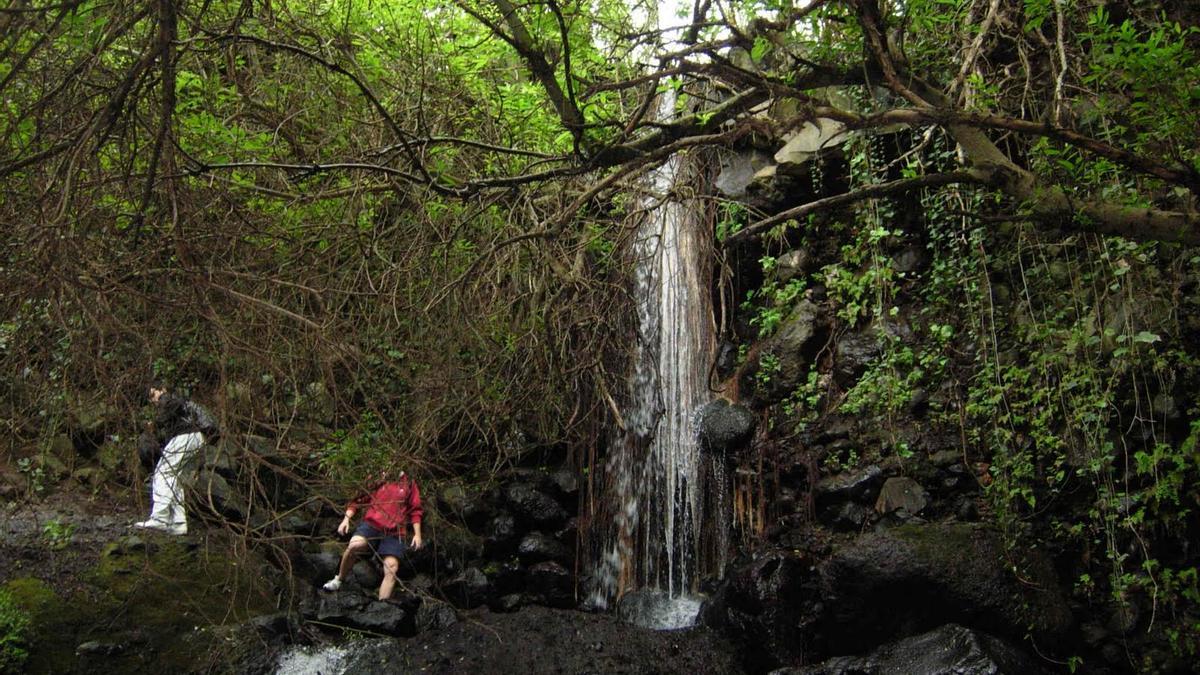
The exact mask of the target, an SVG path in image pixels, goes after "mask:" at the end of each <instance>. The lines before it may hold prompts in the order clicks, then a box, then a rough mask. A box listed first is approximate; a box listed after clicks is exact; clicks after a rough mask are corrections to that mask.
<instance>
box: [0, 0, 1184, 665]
mask: <svg viewBox="0 0 1200 675" xmlns="http://www.w3.org/2000/svg"><path fill="white" fill-rule="evenodd" d="M657 11H658V10H657V6H656V5H655V4H654V3H649V4H630V5H625V4H622V3H617V2H609V1H608V0H600V1H598V2H594V3H561V2H557V1H555V0H545V1H540V0H539V1H535V2H531V3H527V4H520V5H514V4H512V3H510V2H509V1H508V0H491V1H490V2H489V1H485V0H459V1H458V2H456V3H453V4H449V3H386V2H365V1H362V0H358V1H355V0H330V1H318V0H309V1H304V2H286V3H250V2H225V1H220V0H218V1H213V2H178V1H173V0H157V1H156V2H120V1H119V2H93V1H84V0H68V1H66V2H36V1H34V2H29V1H24V0H13V2H12V3H10V4H9V6H8V7H6V8H4V9H3V10H0V101H2V105H3V106H4V110H3V114H0V178H2V179H3V181H4V182H3V185H2V189H3V203H2V204H0V218H2V219H3V221H4V222H5V223H6V233H7V236H6V238H5V239H6V241H5V244H6V245H5V248H4V252H3V254H2V255H3V258H2V261H0V289H2V291H3V294H2V300H0V367H2V369H3V371H4V372H5V373H8V374H10V376H9V377H7V378H6V379H5V381H4V382H3V383H2V384H0V406H3V413H2V414H3V418H4V419H6V420H8V429H7V432H8V433H7V434H6V435H5V441H6V443H7V448H6V450H7V452H8V455H9V458H10V459H11V460H12V461H14V462H15V461H16V460H17V459H18V458H29V457H31V456H33V455H36V454H37V453H39V452H43V451H46V450H48V449H49V447H50V443H51V441H52V439H53V438H54V437H55V436H56V435H57V434H59V433H60V432H61V431H62V430H64V429H80V428H89V429H99V432H97V433H99V437H96V438H83V439H81V438H78V437H76V438H75V439H74V440H75V441H76V444H77V445H78V444H87V443H92V444H97V445H98V444H102V443H104V442H105V438H106V436H105V434H108V435H111V434H113V433H118V432H119V433H121V434H127V433H128V431H125V430H121V429H120V425H121V424H125V423H127V422H128V420H129V419H130V418H131V417H132V416H133V412H132V411H134V410H135V409H137V407H138V406H139V405H140V404H141V403H142V395H143V391H144V384H145V383H146V382H147V381H148V380H149V379H150V378H151V377H162V378H167V379H170V380H173V381H175V382H177V383H179V384H182V385H184V386H187V387H190V388H192V389H193V390H195V391H197V392H198V393H200V394H201V395H202V396H203V397H204V398H206V399H207V400H210V401H212V402H213V403H214V404H215V407H216V408H217V409H218V410H219V411H220V412H221V414H222V416H223V420H224V422H225V424H226V425H227V426H228V427H230V428H236V429H239V430H244V431H246V432H252V433H255V434H259V435H266V436H270V437H272V438H277V439H283V440H282V441H281V442H280V443H279V445H280V446H281V447H283V448H285V449H287V450H288V451H289V452H292V453H294V454H295V455H296V457H297V458H298V459H299V460H300V461H301V462H304V463H307V464H308V465H309V466H310V467H311V469H312V470H313V475H318V476H327V477H333V478H336V479H342V478H351V477H353V476H354V475H355V474H357V473H358V468H359V465H360V464H362V463H364V462H367V463H370V462H381V461H388V460H394V459H397V458H399V459H402V460H403V461H405V462H406V463H408V464H409V465H417V466H420V467H422V468H423V469H424V470H426V471H428V472H430V473H433V474H437V473H443V474H444V473H449V472H465V471H468V470H471V469H481V470H484V472H486V471H487V470H491V469H493V468H495V467H498V466H502V465H504V464H506V463H509V462H512V461H514V460H515V459H517V455H518V454H519V453H520V452H521V451H523V450H524V449H527V448H528V447H530V446H531V445H535V446H539V447H541V448H553V449H554V451H555V452H557V453H559V455H561V457H557V456H556V459H559V458H561V459H570V460H573V461H574V462H575V463H576V464H577V465H579V466H584V465H589V464H591V463H593V462H595V461H596V457H597V454H596V453H597V452H599V451H602V450H603V448H602V445H603V438H604V435H603V430H604V429H605V428H607V427H608V426H611V425H612V424H613V423H614V419H613V412H614V410H616V409H619V407H620V405H621V402H622V396H623V393H624V391H625V389H624V385H623V384H622V380H623V376H624V373H625V367H626V359H625V354H626V353H627V351H628V349H629V348H630V346H631V344H632V341H633V338H632V337H631V333H630V331H629V322H630V321H632V320H633V317H632V314H633V312H632V310H631V305H630V301H629V299H628V297H627V290H626V289H627V288H628V287H629V284H628V283H627V281H628V278H629V276H630V274H631V272H630V266H629V260H628V256H627V252H626V250H625V249H624V248H623V247H622V243H623V242H624V241H626V239H627V238H628V236H629V234H630V230H629V226H630V224H631V223H632V222H634V221H635V220H636V215H637V213H636V212H637V208H638V206H637V205H638V201H637V200H636V198H635V196H636V195H637V194H638V192H639V190H641V189H642V188H641V187H639V183H638V182H637V179H638V177H639V175H640V174H641V173H643V172H644V171H645V170H646V169H647V168H649V167H652V166H654V165H655V164H656V163H659V162H661V161H662V160H663V159H665V158H666V157H668V156H670V155H672V154H675V153H689V154H692V155H694V156H698V157H714V156H715V155H714V154H712V153H716V152H718V151H720V150H725V149H745V148H751V147H762V148H775V147H776V146H777V143H776V141H778V140H779V139H780V138H782V137H783V136H785V135H786V134H787V133H788V132H790V131H795V130H797V129H799V128H801V127H802V126H803V124H805V123H806V122H809V121H811V120H813V119H815V118H817V117H821V118H827V119H832V120H836V121H838V122H840V123H841V124H843V125H845V126H846V128H847V129H848V130H849V131H853V132H857V133H856V135H855V136H854V137H853V138H852V140H850V141H848V143H847V146H846V154H847V162H846V165H845V170H844V171H842V173H844V175H839V176H829V177H826V178H828V180H824V179H822V180H817V181H814V188H813V189H812V190H811V192H809V193H804V194H801V193H793V194H791V195H790V196H789V197H788V198H787V199H784V200H783V201H782V202H780V203H776V204H775V205H774V206H773V208H772V209H771V210H769V211H766V210H757V209H756V208H754V207H753V206H751V207H747V206H746V205H745V204H741V203H735V202H732V201H727V200H724V199H722V198H720V197H717V196H713V195H712V194H711V193H710V192H708V191H702V195H701V196H703V197H704V198H705V199H706V200H708V202H707V203H709V204H710V205H711V207H710V208H709V210H708V215H709V217H710V218H711V220H712V224H713V228H714V232H715V233H716V235H717V236H716V238H715V241H714V250H715V251H716V252H717V253H719V255H718V256H717V259H718V261H719V262H720V264H724V265H727V266H728V268H727V269H726V270H725V271H726V272H727V274H724V275H721V276H719V278H722V279H725V280H727V281H728V280H730V279H733V281H729V283H722V287H721V289H720V290H719V292H720V293H721V294H723V295H724V296H725V298H726V300H727V301H728V303H727V305H728V306H737V305H743V304H744V306H743V309H742V310H741V312H742V315H741V319H740V320H739V319H738V317H736V316H734V314H736V312H733V311H731V312H728V315H722V316H720V317H718V321H719V323H720V324H721V329H722V333H723V337H724V338H725V339H726V340H728V341H730V342H733V343H736V344H739V345H740V346H742V347H743V349H742V350H741V351H742V354H743V357H745V356H746V354H747V353H748V352H749V351H750V350H748V349H747V347H748V346H749V345H750V344H751V343H752V342H754V341H755V340H757V339H760V338H766V337H769V336H770V335H771V334H772V332H773V331H774V329H775V328H776V327H777V326H778V325H779V323H780V321H781V320H782V319H784V318H785V317H786V316H787V314H788V313H789V312H790V311H791V308H792V307H793V306H794V305H795V304H796V303H797V302H798V301H799V300H800V299H801V298H803V297H805V291H806V290H810V289H811V287H812V286H813V285H814V284H815V283H818V282H819V283H820V285H821V286H822V287H823V288H824V289H825V291H826V292H827V294H828V297H829V298H830V302H831V304H832V305H833V306H834V307H835V308H836V311H837V315H838V320H839V322H840V323H839V329H840V330H852V329H855V328H861V327H862V326H865V325H868V324H872V323H874V322H886V321H887V317H889V316H894V315H895V314H897V313H898V312H899V310H898V309H897V307H898V306H899V305H901V304H905V303H909V304H911V303H913V302H918V303H919V304H920V306H921V307H922V308H923V310H922V312H923V313H922V314H921V315H920V316H917V317H912V318H911V321H910V323H911V325H912V326H913V327H914V333H913V334H912V335H908V336H899V335H897V334H895V333H888V332H887V331H884V332H883V333H882V334H881V335H882V337H881V338H880V339H881V340H882V352H881V354H882V356H881V358H880V359H879V361H878V362H877V363H876V364H875V365H874V366H872V368H871V369H870V370H869V371H868V372H867V373H866V374H865V375H864V376H863V378H862V379H861V381H859V382H858V383H857V384H856V386H854V387H853V388H851V389H850V390H848V391H836V388H835V387H833V386H832V385H831V379H830V377H829V364H828V363H822V362H821V361H820V360H817V361H816V362H814V364H813V367H812V371H811V373H809V375H808V376H807V377H806V379H805V381H804V384H803V385H802V386H799V387H796V388H795V389H793V390H791V391H788V392H784V393H783V395H782V396H781V397H780V398H779V401H776V402H777V403H779V404H780V408H781V409H782V410H784V411H786V414H782V415H779V416H778V419H777V424H778V426H777V427H776V429H777V431H778V434H779V435H781V436H783V435H786V434H788V433H790V432H791V431H792V430H794V429H797V428H804V427H805V426H807V425H812V424H819V423H820V421H821V420H822V419H823V416H824V415H825V414H827V413H829V412H830V411H831V410H834V409H837V410H839V411H841V412H842V413H848V414H855V415H863V416H875V417H877V418H878V419H880V420H881V421H882V422H883V424H882V425H881V428H882V429H883V430H884V431H885V433H884V437H886V436H887V434H886V431H887V430H888V428H889V427H888V425H887V421H888V420H889V419H892V418H894V417H896V416H897V415H899V414H900V412H901V411H903V410H906V409H908V406H909V405H910V404H911V403H912V400H913V396H914V395H916V392H918V391H920V392H942V394H943V395H941V396H940V397H937V398H936V400H934V403H933V405H931V409H932V415H933V422H932V423H934V424H937V425H941V426H943V427H946V428H953V429H957V430H959V431H960V432H961V438H962V442H963V444H964V445H965V446H966V448H967V449H969V450H970V452H971V453H972V456H973V457H978V458H979V461H981V462H985V463H987V464H988V465H989V466H988V467H987V468H986V469H985V475H986V476H987V479H986V480H987V482H988V483H989V488H988V489H989V496H990V497H991V500H990V501H991V504H992V513H991V517H992V518H993V519H994V521H995V522H996V523H997V525H998V526H999V527H1000V528H1001V529H1003V530H1004V531H1005V532H1006V533H1007V534H1008V535H1009V536H1010V538H1011V541H1013V542H1014V543H1015V542H1022V541H1026V542H1027V541H1032V540H1044V541H1050V542H1053V544H1052V545H1053V546H1054V547H1056V548H1059V549H1064V550H1070V551H1072V552H1073V554H1074V555H1077V556H1078V557H1079V558H1080V559H1082V560H1086V562H1084V563H1081V565H1080V569H1082V570H1084V571H1083V572H1081V573H1080V576H1078V578H1076V579H1072V580H1071V582H1072V583H1074V584H1076V585H1077V586H1078V587H1079V588H1080V592H1081V593H1082V594H1083V595H1084V597H1089V598H1090V597H1113V598H1117V599H1120V598H1123V597H1126V596H1128V595H1129V594H1131V593H1143V594H1147V595H1149V596H1152V597H1153V606H1154V608H1155V611H1156V612H1158V613H1161V616H1162V622H1163V624H1162V625H1165V626H1167V627H1168V628H1167V630H1169V631H1170V635H1171V639H1172V641H1173V643H1174V647H1175V648H1176V649H1178V650H1181V651H1187V650H1195V649H1196V648H1197V630H1198V629H1197V625H1196V623H1195V616H1194V612H1195V605H1196V603H1197V601H1200V594H1198V591H1197V578H1196V571H1195V568H1194V567H1189V566H1187V565H1183V566H1180V565H1178V564H1176V563H1174V562H1172V561H1178V560H1187V559H1188V558H1187V553H1186V551H1184V552H1183V553H1180V552H1179V551H1178V550H1175V547H1174V545H1173V544H1172V542H1177V541H1180V540H1186V539H1187V538H1188V537H1194V536H1195V534H1196V532H1195V530H1196V526H1195V522H1196V521H1195V509H1196V507H1197V503H1196V491H1195V488H1194V485H1195V480H1196V479H1197V477H1198V476H1197V469H1198V467H1197V464H1198V463H1200V450H1198V448H1197V441H1198V439H1200V423H1198V422H1197V421H1196V420H1200V410H1198V409H1196V408H1195V406H1196V401H1197V400H1198V399H1197V398H1196V392H1197V391H1200V371H1198V366H1200V361H1198V359H1200V352H1197V348H1196V347H1195V345H1196V344H1200V340H1198V338H1200V325H1198V324H1197V322H1196V320H1195V318H1194V316H1190V315H1189V313H1188V312H1189V311H1192V312H1194V310H1196V309H1197V307H1196V305H1195V303H1194V297H1195V294H1196V286H1197V284H1198V283H1200V255H1198V254H1197V250H1196V249H1195V248H1193V247H1194V245H1195V244H1197V243H1200V216H1198V215H1197V204H1196V194H1197V190H1198V189H1200V148H1198V146H1197V144H1196V142H1195V139H1196V138H1197V136H1198V135H1200V48H1198V46H1200V28H1198V25H1200V14H1198V13H1197V10H1196V9H1195V7H1194V6H1193V3H1190V2H1187V1H1185V0H1174V1H1168V2H1148V1H1142V0H1115V1H1111V2H1106V1H1103V0H1096V1H1093V2H1065V1H1062V0H1024V1H1023V2H1015V1H1012V0H1009V1H1005V0H991V1H990V2H985V1H983V0H952V1H950V2H946V1H945V0H936V1H935V0H906V1H898V0H897V1H894V2H879V1H877V0H816V1H815V2H810V3H806V4H800V5H798V4H797V3H793V2H790V1H776V0H766V1H756V0H747V1H743V2H731V3H727V2H720V1H717V2H713V1H711V0H699V1H698V2H696V3H695V5H694V6H693V7H690V8H688V9H687V11H686V13H685V14H684V15H682V16H679V17H671V16H657ZM656 26H664V27H667V28H657V27H656ZM666 87H673V88H675V89H677V90H678V92H679V93H680V97H679V104H678V111H677V112H678V114H677V116H676V118H675V119H673V120H670V121H660V120H657V119H656V117H655V106H654V104H653V100H654V98H655V96H656V94H657V93H658V92H660V91H662V90H663V89H664V88H666ZM897 125H901V126H899V127H897ZM897 129H900V131H897ZM829 242H837V243H836V245H834V249H835V253H836V256H835V257H836V259H835V260H831V261H828V262H829V264H827V265H824V266H823V267H822V268H821V270H820V272H819V274H815V275H812V276H810V277H808V278H798V279H794V280H789V281H788V282H778V283H777V282H776V281H774V280H773V279H774V277H772V275H771V269H772V267H773V265H774V264H775V262H776V260H777V259H778V258H779V257H781V256H782V255H783V254H784V253H786V252H787V251H789V250H792V249H796V248H801V247H803V248H811V249H813V250H818V249H820V248H821V247H822V246H828V245H830V243H829ZM911 242H918V243H919V244H920V245H921V246H922V247H926V248H927V249H928V251H929V255H930V258H931V262H930V266H929V268H928V269H929V271H928V272H927V273H926V275H925V276H924V277H923V278H922V280H921V283H920V284H917V283H915V282H914V281H913V280H912V279H909V278H906V277H905V274H906V273H905V272H904V271H901V270H898V269H897V268H896V266H895V265H894V263H893V262H892V256H891V254H892V253H893V252H894V251H896V250H899V249H901V248H903V247H904V246H905V245H907V244H908V243H911ZM760 258H761V263H760V262H759V260H760ZM747 260H749V261H752V262H753V263H754V264H755V265H756V266H757V265H759V264H761V266H762V269H761V270H750V269H748V266H747V264H746V261H747ZM760 282H761V285H760ZM1188 298H1193V300H1190V301H1189V300H1188ZM1189 303H1190V304H1189ZM757 376H758V377H759V378H760V380H769V379H770V378H771V364H769V363H768V364H765V365H764V364H762V363H759V364H758V375H757ZM97 410H99V411H101V412H100V413H97V412H96V411H97ZM96 416H99V417H103V418H104V419H105V420H107V422H106V424H102V425H99V426H96V425H91V424H89V423H88V420H89V419H90V418H91V417H96ZM308 422H319V423H321V424H323V425H325V426H326V427H328V428H330V429H338V430H340V431H339V432H338V433H336V434H333V435H328V436H323V437H322V436H318V437H311V436H310V435H308V434H307V433H306V434H298V433H297V434H295V435H291V434H292V431H293V430H294V429H300V428H302V427H304V426H305V423H308ZM909 451H910V450H909V449H908V446H907V445H906V444H905V442H904V439H903V438H901V436H900V435H894V437H893V438H892V439H891V440H890V441H887V440H886V438H885V440H884V441H881V444H880V448H879V452H881V453H885V454H887V453H892V454H896V455H898V456H900V457H902V458H903V456H904V454H905V453H906V452H909ZM855 459H856V458H850V457H842V458H833V459H831V460H830V464H829V465H828V466H827V467H825V468H826V469H827V470H830V471H831V470H834V469H836V468H838V467H839V466H840V465H843V464H849V463H853V461H854V460H855ZM25 466H26V467H27V468H29V467H32V465H30V464H26V465H25ZM30 470H32V469H30Z"/></svg>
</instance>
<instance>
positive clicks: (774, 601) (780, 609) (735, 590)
mask: <svg viewBox="0 0 1200 675" xmlns="http://www.w3.org/2000/svg"><path fill="white" fill-rule="evenodd" d="M712 604H713V608H712V609H710V610H708V611H706V613H705V621H706V622H707V623H710V624H713V625H721V626H724V628H725V629H726V630H727V631H728V633H729V634H730V635H732V636H735V637H736V638H737V639H738V640H739V642H741V645H740V646H741V651H742V653H743V654H744V655H745V658H746V663H747V668H748V669H750V670H753V671H764V670H769V669H770V668H776V667H779V666H781V665H784V664H789V663H797V662H800V661H801V659H802V657H804V656H805V655H806V653H807V652H808V648H807V645H806V643H807V641H808V640H809V639H810V638H811V637H812V636H811V632H810V631H809V630H808V628H809V626H811V625H812V624H813V622H814V621H815V620H817V618H819V616H820V615H821V612H822V607H821V604H820V594H819V589H818V588H817V577H816V575H815V574H813V572H812V568H811V565H810V563H809V562H808V561H807V559H805V558H803V557H801V556H799V555H796V554H795V553H793V552H791V551H778V550H777V551H768V552H766V553H764V554H763V555H762V556H760V557H759V558H757V559H756V560H753V561H752V562H750V563H749V564H747V565H744V566H742V567H739V568H736V569H735V570H733V573H732V575H731V576H730V579H729V582H728V583H727V584H726V585H725V586H724V587H723V588H722V589H721V591H720V592H719V593H718V594H717V597H716V598H715V599H714V602H713V603H712Z"/></svg>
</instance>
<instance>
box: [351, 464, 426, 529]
mask: <svg viewBox="0 0 1200 675" xmlns="http://www.w3.org/2000/svg"><path fill="white" fill-rule="evenodd" d="M363 504H366V506H367V515H365V516H363V520H365V521H366V522H368V523H370V524H371V525H372V526H373V527H376V528H378V529H380V530H388V531H397V532H400V533H401V534H403V533H404V531H405V528H406V526H407V525H408V524H409V523H419V522H421V517H422V516H424V515H425V511H424V509H422V508H421V489H420V488H419V487H417V482H416V481H415V480H413V479H411V478H409V477H408V476H407V475H403V474H402V475H401V476H400V478H399V479H398V480H395V481H391V482H387V483H380V484H377V485H376V486H375V487H374V488H372V489H371V491H370V494H364V495H362V496H360V497H357V498H355V499H354V500H353V501H351V502H350V503H349V504H347V505H346V512H347V513H349V514H351V515H353V514H354V512H355V511H357V510H358V507H359V506H361V505H363Z"/></svg>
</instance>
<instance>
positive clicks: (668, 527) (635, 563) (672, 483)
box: [593, 92, 712, 627]
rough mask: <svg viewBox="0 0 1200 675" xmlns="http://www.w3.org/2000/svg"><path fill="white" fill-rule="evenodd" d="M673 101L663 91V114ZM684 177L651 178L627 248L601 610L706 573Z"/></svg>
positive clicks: (697, 334) (707, 340)
mask: <svg viewBox="0 0 1200 675" xmlns="http://www.w3.org/2000/svg"><path fill="white" fill-rule="evenodd" d="M674 101H675V99H674V96H673V92H668V93H667V94H665V95H664V96H663V102H662V109H663V110H664V111H667V113H669V112H670V111H672V110H673V108H674ZM683 169H684V167H683V160H682V159H681V158H680V157H678V156H675V157H672V158H671V159H670V160H669V161H667V162H666V163H665V164H663V166H661V167H659V168H658V169H657V170H656V171H654V172H653V173H652V174H651V175H650V180H648V181H647V182H648V183H649V192H650V195H649V196H648V197H647V198H646V199H644V200H643V203H642V206H643V211H642V216H643V220H642V222H641V223H640V224H639V226H638V231H637V236H636V239H635V241H634V243H633V254H634V256H635V257H636V278H635V286H636V288H635V292H636V298H637V311H638V343H637V351H636V357H635V359H636V360H635V364H634V376H633V379H632V382H631V386H630V391H629V392H628V396H629V399H628V400H629V404H628V405H627V406H625V410H624V423H625V428H624V430H623V432H622V433H621V434H620V437H619V438H618V439H617V440H616V442H615V443H614V449H613V455H612V456H611V457H610V460H609V464H608V480H609V490H610V492H609V495H610V497H609V499H611V500H613V502H610V506H612V507H614V508H613V524H612V532H611V534H610V541H609V542H608V543H607V544H606V546H605V550H604V552H603V559H602V560H601V562H600V565H599V569H598V570H597V574H596V578H597V582H598V583H597V588H596V593H595V595H594V597H593V601H594V602H595V603H596V604H599V605H601V606H607V603H608V602H609V601H611V600H613V599H616V598H618V597H620V596H621V595H623V594H625V593H626V592H628V591H630V590H633V589H640V590H639V593H645V592H646V589H654V590H655V591H657V592H658V593H659V594H661V595H663V596H665V597H666V598H668V599H682V598H687V597H688V596H690V595H691V594H693V593H694V592H695V591H696V583H697V581H698V579H699V575H700V573H701V572H702V571H703V570H702V569H701V567H702V564H703V561H702V551H703V550H704V547H702V546H701V541H700V530H701V527H702V525H703V524H704V522H705V513H704V512H705V501H706V500H705V495H704V487H705V486H704V484H703V483H704V482H705V481H704V477H705V476H704V473H705V472H704V471H703V470H702V469H703V466H702V465H703V463H704V460H703V458H702V456H701V454H700V452H699V448H698V441H697V436H698V434H697V428H696V412H697V411H698V410H699V409H700V407H701V406H702V405H703V404H704V403H705V402H707V400H708V398H709V394H708V388H707V375H708V365H709V364H708V360H709V355H710V353H711V351H712V350H711V342H712V330H711V323H710V322H711V318H710V317H711V311H710V304H711V300H710V295H709V291H708V277H707V270H708V267H709V265H708V258H707V240H708V238H707V236H706V234H707V233H706V228H705V227H704V223H703V220H702V219H701V218H700V217H699V216H698V212H699V210H698V208H697V207H696V205H695V204H694V203H689V202H688V201H685V200H681V199H680V198H678V197H677V196H675V195H676V194H677V192H678V190H677V187H678V186H677V184H676V181H677V180H679V177H680V173H681V171H682V170H683ZM643 602H644V600H639V603H643ZM689 604H690V603H689ZM664 611H665V612H667V613H671V612H677V609H674V610H672V609H664ZM694 616H695V612H694V609H693V612H692V617H693V618H694ZM669 622H670V623H672V624H674V623H677V622H678V619H670V620H669ZM660 627H676V626H674V625H667V626H660Z"/></svg>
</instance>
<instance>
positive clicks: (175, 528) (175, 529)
mask: <svg viewBox="0 0 1200 675" xmlns="http://www.w3.org/2000/svg"><path fill="white" fill-rule="evenodd" d="M133 526H134V527H138V528H141V529H143V530H158V531H159V532H166V533H167V534H180V535H182V534H187V523H174V524H172V523H164V522H162V521H161V520H154V519H150V520H143V521H142V522H140V523H134V524H133Z"/></svg>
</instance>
